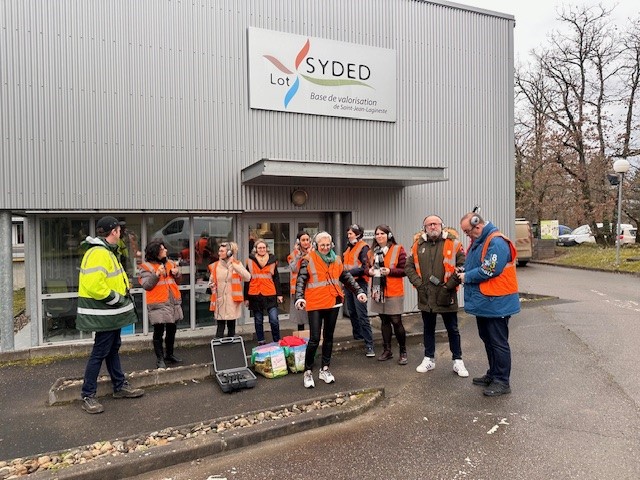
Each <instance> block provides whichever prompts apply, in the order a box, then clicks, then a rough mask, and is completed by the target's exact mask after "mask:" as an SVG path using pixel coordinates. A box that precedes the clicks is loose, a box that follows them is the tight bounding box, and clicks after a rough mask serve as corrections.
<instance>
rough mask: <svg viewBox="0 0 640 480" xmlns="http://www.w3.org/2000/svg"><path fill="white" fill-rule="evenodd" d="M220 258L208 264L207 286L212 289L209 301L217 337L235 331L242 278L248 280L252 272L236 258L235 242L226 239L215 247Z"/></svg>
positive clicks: (241, 291) (242, 300)
mask: <svg viewBox="0 0 640 480" xmlns="http://www.w3.org/2000/svg"><path fill="white" fill-rule="evenodd" d="M218 257H219V260H218V261H216V262H213V263H212V264H210V265H209V266H208V267H207V268H208V270H209V288H210V289H211V303H210V304H209V310H210V311H212V312H213V318H214V319H215V321H216V325H217V326H216V338H222V337H224V329H225V326H226V327H227V336H228V337H233V336H234V335H235V334H236V320H237V319H238V318H240V315H241V314H242V311H241V308H242V303H243V302H244V294H243V288H242V282H248V281H249V280H250V279H251V274H250V273H249V272H248V271H247V269H246V268H245V267H244V265H243V264H242V262H241V261H240V260H239V259H238V244H237V243H235V242H226V243H222V244H220V248H219V249H218Z"/></svg>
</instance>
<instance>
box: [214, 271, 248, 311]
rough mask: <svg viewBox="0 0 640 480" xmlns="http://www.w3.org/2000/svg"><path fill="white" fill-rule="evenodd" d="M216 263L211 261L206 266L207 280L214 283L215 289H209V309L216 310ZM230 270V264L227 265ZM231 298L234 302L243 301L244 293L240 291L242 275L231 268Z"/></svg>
mask: <svg viewBox="0 0 640 480" xmlns="http://www.w3.org/2000/svg"><path fill="white" fill-rule="evenodd" d="M218 263H220V262H219V261H217V262H213V263H212V264H211V265H209V266H208V267H207V268H208V269H209V280H211V282H212V283H213V284H214V285H215V289H212V290H211V302H210V303H209V311H211V312H215V311H216V300H218V277H217V276H216V268H218ZM228 268H229V269H230V270H231V265H229V267H228ZM231 298H233V301H234V302H243V301H244V294H243V293H242V277H240V274H239V273H238V272H236V271H235V270H231Z"/></svg>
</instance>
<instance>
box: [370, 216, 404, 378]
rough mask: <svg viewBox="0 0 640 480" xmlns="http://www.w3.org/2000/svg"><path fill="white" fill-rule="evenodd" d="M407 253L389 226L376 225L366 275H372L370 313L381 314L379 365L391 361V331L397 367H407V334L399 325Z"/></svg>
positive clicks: (402, 307) (401, 325)
mask: <svg viewBox="0 0 640 480" xmlns="http://www.w3.org/2000/svg"><path fill="white" fill-rule="evenodd" d="M406 261H407V253H406V252H405V250H404V248H403V247H402V245H399V244H398V243H396V239H395V237H394V236H393V233H392V232H391V229H390V228H389V226H388V225H378V226H377V227H376V229H375V238H374V240H373V243H372V245H371V250H369V276H371V299H372V300H373V301H372V302H371V312H373V313H377V314H378V315H380V321H381V323H382V325H381V330H382V346H383V352H382V354H381V355H380V356H379V357H378V360H380V361H381V362H382V361H384V360H389V359H391V358H393V353H392V352H391V337H392V332H393V333H395V335H396V339H397V340H398V344H399V346H400V358H399V360H398V363H399V364H400V365H406V364H407V361H408V360H407V334H406V332H405V329H404V325H403V324H402V312H403V310H404V278H403V277H404V266H405V263H406Z"/></svg>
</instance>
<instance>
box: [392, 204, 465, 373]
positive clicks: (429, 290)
mask: <svg viewBox="0 0 640 480" xmlns="http://www.w3.org/2000/svg"><path fill="white" fill-rule="evenodd" d="M422 223H423V232H422V233H421V234H420V235H419V236H418V238H417V239H416V241H415V242H414V244H413V247H412V248H411V255H409V256H407V264H406V266H405V269H404V271H405V274H406V275H407V278H409V281H410V282H411V284H412V285H413V286H414V287H415V288H416V290H417V292H418V308H419V309H420V313H421V314H422V323H423V325H424V359H423V360H422V362H421V363H420V365H418V367H417V368H416V371H418V372H420V373H425V372H428V371H429V370H433V369H434V368H435V367H436V363H435V352H436V336H435V332H436V317H437V315H438V314H440V315H442V320H443V321H444V325H445V327H446V328H447V334H448V335H449V348H450V349H451V356H452V359H453V371H454V372H456V373H457V374H458V375H459V376H461V377H468V376H469V372H468V371H467V369H466V368H465V366H464V362H463V361H462V347H461V346H460V332H459V330H458V295H457V290H458V285H460V280H459V278H458V275H457V273H456V268H459V267H461V266H463V265H464V259H465V255H464V250H463V248H462V243H460V241H459V240H458V238H457V235H456V234H455V233H454V232H453V231H451V230H450V229H447V230H444V231H443V226H442V219H441V218H440V217H439V216H438V215H429V216H428V217H426V218H425V219H424V220H423V222H422Z"/></svg>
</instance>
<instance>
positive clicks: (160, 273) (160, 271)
mask: <svg viewBox="0 0 640 480" xmlns="http://www.w3.org/2000/svg"><path fill="white" fill-rule="evenodd" d="M166 274H167V270H166V269H165V268H164V265H160V266H159V267H158V270H156V275H158V276H159V277H163V276H164V275H166Z"/></svg>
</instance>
